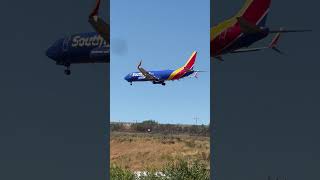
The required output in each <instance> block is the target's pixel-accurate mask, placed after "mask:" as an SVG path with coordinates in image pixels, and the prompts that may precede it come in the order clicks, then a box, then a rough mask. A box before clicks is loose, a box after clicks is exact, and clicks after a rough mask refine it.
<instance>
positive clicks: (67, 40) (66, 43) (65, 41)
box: [62, 37, 70, 52]
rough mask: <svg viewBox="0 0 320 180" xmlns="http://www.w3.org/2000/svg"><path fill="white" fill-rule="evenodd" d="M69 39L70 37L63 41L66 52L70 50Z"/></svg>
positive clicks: (63, 48)
mask: <svg viewBox="0 0 320 180" xmlns="http://www.w3.org/2000/svg"><path fill="white" fill-rule="evenodd" d="M69 41H70V37H67V38H65V39H64V41H63V45H62V50H63V51H64V52H65V51H68V45H69Z"/></svg>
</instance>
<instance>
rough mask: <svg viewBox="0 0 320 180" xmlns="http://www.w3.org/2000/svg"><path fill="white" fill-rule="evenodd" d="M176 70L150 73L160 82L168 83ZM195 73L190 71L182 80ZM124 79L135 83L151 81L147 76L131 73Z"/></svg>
mask: <svg viewBox="0 0 320 180" xmlns="http://www.w3.org/2000/svg"><path fill="white" fill-rule="evenodd" d="M174 71H175V70H161V71H148V72H149V73H150V74H151V75H153V76H155V77H157V78H158V79H159V81H167V80H171V79H169V77H170V76H171V75H172V73H173V72H174ZM193 72H194V71H189V72H187V73H185V74H184V75H183V76H181V77H180V78H184V77H187V76H189V75H190V74H192V73H193ZM124 79H125V80H126V81H128V82H134V81H150V80H149V79H146V78H145V76H144V75H143V74H142V73H141V72H132V73H129V74H128V75H126V76H125V77H124Z"/></svg>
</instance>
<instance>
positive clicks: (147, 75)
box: [137, 61, 160, 81]
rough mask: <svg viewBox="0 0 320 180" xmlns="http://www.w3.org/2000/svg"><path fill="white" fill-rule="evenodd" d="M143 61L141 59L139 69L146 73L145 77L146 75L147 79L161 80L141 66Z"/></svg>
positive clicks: (143, 73)
mask: <svg viewBox="0 0 320 180" xmlns="http://www.w3.org/2000/svg"><path fill="white" fill-rule="evenodd" d="M141 63H142V61H140V63H139V65H138V67H137V68H138V70H139V71H140V72H141V73H142V75H144V77H146V79H148V80H150V81H160V79H159V78H157V77H156V76H154V75H152V74H150V73H149V72H148V71H146V70H145V69H144V68H142V67H141Z"/></svg>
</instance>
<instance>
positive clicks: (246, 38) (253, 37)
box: [228, 34, 265, 52]
mask: <svg viewBox="0 0 320 180" xmlns="http://www.w3.org/2000/svg"><path fill="white" fill-rule="evenodd" d="M264 37H265V36H264V35H263V36H262V35H261V34H250V35H245V34H244V35H243V36H241V37H240V38H239V39H238V40H237V41H235V43H234V44H233V45H232V46H230V47H229V48H228V52H230V51H234V50H237V49H241V48H246V47H249V46H251V45H252V44H253V43H255V42H257V41H259V40H261V39H263V38H264Z"/></svg>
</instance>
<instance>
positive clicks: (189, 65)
mask: <svg viewBox="0 0 320 180" xmlns="http://www.w3.org/2000/svg"><path fill="white" fill-rule="evenodd" d="M196 57H197V52H196V51H194V52H193V53H192V54H191V56H190V58H189V60H188V61H187V62H186V64H185V65H183V66H182V67H180V68H179V69H176V70H175V71H173V72H172V73H171V75H170V76H169V78H168V80H175V79H180V78H181V77H182V76H183V75H185V74H186V73H187V72H189V71H192V69H193V66H194V63H195V61H196Z"/></svg>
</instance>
